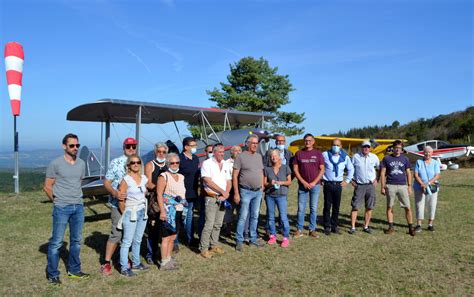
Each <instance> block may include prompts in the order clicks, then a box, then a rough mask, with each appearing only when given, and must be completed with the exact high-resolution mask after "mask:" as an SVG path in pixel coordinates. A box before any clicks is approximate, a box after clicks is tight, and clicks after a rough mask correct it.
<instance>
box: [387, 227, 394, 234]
mask: <svg viewBox="0 0 474 297" xmlns="http://www.w3.org/2000/svg"><path fill="white" fill-rule="evenodd" d="M384 233H385V234H388V235H393V234H394V233H395V229H393V228H388V229H387V230H384Z"/></svg>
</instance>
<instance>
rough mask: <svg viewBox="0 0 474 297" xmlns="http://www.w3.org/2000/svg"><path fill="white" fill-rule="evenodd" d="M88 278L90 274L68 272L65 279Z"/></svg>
mask: <svg viewBox="0 0 474 297" xmlns="http://www.w3.org/2000/svg"><path fill="white" fill-rule="evenodd" d="M90 277H91V275H90V274H88V273H84V272H82V271H79V272H75V273H72V272H69V271H68V273H67V278H71V279H88V278H90Z"/></svg>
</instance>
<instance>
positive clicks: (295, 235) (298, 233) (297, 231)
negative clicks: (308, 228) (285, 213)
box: [293, 230, 303, 238]
mask: <svg viewBox="0 0 474 297" xmlns="http://www.w3.org/2000/svg"><path fill="white" fill-rule="evenodd" d="M301 237H303V232H301V231H300V230H296V232H295V233H294V234H293V238H301Z"/></svg>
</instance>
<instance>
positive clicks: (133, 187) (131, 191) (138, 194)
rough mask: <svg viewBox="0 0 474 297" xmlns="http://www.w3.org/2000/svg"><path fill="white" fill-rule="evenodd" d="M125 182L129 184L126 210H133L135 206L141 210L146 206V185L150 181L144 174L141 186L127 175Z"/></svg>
mask: <svg viewBox="0 0 474 297" xmlns="http://www.w3.org/2000/svg"><path fill="white" fill-rule="evenodd" d="M123 180H124V181H125V182H126V183H127V199H126V200H125V208H131V207H133V206H135V207H137V210H138V209H141V208H143V207H145V205H146V198H145V192H146V183H147V182H148V179H147V178H146V176H145V175H143V174H142V180H141V183H140V184H137V182H136V181H135V180H134V179H133V177H131V176H130V175H128V174H127V175H125V177H124V178H123Z"/></svg>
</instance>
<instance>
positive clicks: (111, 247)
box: [105, 241, 117, 262]
mask: <svg viewBox="0 0 474 297" xmlns="http://www.w3.org/2000/svg"><path fill="white" fill-rule="evenodd" d="M116 249H117V243H115V242H110V241H107V245H106V246H105V261H107V262H110V260H111V259H112V256H113V255H114V253H115V250H116Z"/></svg>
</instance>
